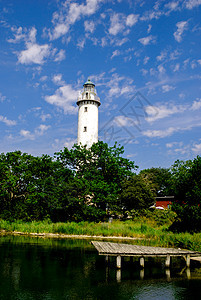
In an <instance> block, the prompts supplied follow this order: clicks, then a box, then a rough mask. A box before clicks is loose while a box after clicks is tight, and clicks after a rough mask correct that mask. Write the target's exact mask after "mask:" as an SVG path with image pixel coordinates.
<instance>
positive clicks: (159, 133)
mask: <svg viewBox="0 0 201 300" xmlns="http://www.w3.org/2000/svg"><path fill="white" fill-rule="evenodd" d="M176 131H177V129H176V128H174V127H169V128H168V129H165V130H147V131H144V132H142V134H143V135H145V136H147V137H150V138H155V137H158V138H164V137H167V136H170V135H172V134H173V133H174V132H176Z"/></svg>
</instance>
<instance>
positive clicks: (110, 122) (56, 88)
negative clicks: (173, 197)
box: [0, 0, 201, 169]
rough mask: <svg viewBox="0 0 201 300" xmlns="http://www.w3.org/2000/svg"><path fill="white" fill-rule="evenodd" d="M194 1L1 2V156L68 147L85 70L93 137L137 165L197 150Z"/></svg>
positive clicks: (199, 73) (200, 46) (199, 1)
mask: <svg viewBox="0 0 201 300" xmlns="http://www.w3.org/2000/svg"><path fill="white" fill-rule="evenodd" d="M200 16H201V0H182V1H181V0H173V1H163V0H161V1H151V0H149V1H148V0H145V1H140V0H136V1H131V0H116V1H113V0H81V1H78V0H77V1H76V0H67V1H57V0H49V1H48V0H43V1H42V0H34V1H33V0H17V1H16V0H12V1H11V0H0V43H1V44H0V78H1V80H0V107H1V110H0V138H1V143H0V153H1V152H4V153H6V152H9V151H15V150H21V151H22V152H26V153H30V154H33V155H42V154H49V155H53V154H54V152H56V151H60V150H61V149H63V147H64V146H66V147H69V148H70V147H71V146H72V145H73V144H74V143H75V142H76V139H77V112H78V110H77V107H76V99H77V96H78V92H79V91H80V90H81V89H82V85H83V83H84V82H85V81H86V80H87V78H88V77H89V78H90V79H91V80H92V81H93V82H94V83H95V84H96V89H97V93H98V96H99V97H100V99H101V103H102V105H101V106H100V108H99V139H100V140H103V141H104V142H107V143H108V144H109V145H113V144H114V142H115V141H117V142H118V143H120V144H121V145H124V147H125V156H126V157H128V158H129V159H131V160H134V161H135V163H136V164H137V165H138V166H139V167H140V169H144V168H150V167H158V166H161V167H170V166H171V165H172V164H173V163H174V161H175V160H176V159H181V160H187V159H193V158H194V157H196V156H197V155H201V135H200V130H201V18H200Z"/></svg>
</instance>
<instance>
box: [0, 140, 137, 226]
mask: <svg viewBox="0 0 201 300" xmlns="http://www.w3.org/2000/svg"><path fill="white" fill-rule="evenodd" d="M123 152H124V150H123V147H118V146H117V145H116V144H115V145H114V146H113V147H108V145H107V144H106V143H103V142H98V143H97V144H94V145H93V146H92V147H91V148H90V149H87V148H86V147H82V146H78V145H74V147H73V148H72V149H71V150H68V149H67V148H64V150H63V151H60V152H58V153H55V156H54V158H52V157H50V156H48V155H43V156H42V157H33V156H31V155H28V154H26V153H21V152H20V151H15V152H10V153H7V154H1V155H0V216H1V217H2V218H4V219H9V220H13V219H23V220H42V219H45V218H50V219H51V220H52V221H67V220H77V221H79V220H102V219H103V218H104V217H105V216H106V214H107V213H109V212H112V211H113V212H116V211H117V210H118V209H119V199H118V194H119V193H120V191H121V182H123V181H124V180H125V179H127V178H129V177H130V176H131V175H132V174H133V171H134V170H135V169H136V166H135V165H134V163H133V162H131V161H129V160H128V159H126V158H123V157H122V154H123Z"/></svg>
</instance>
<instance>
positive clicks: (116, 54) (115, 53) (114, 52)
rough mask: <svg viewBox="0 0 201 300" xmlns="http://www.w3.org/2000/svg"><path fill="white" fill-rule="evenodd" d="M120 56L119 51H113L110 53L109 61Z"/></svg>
mask: <svg viewBox="0 0 201 300" xmlns="http://www.w3.org/2000/svg"><path fill="white" fill-rule="evenodd" d="M120 54H121V52H120V51H119V50H115V51H113V52H112V56H111V59H112V58H113V57H115V56H119V55H120Z"/></svg>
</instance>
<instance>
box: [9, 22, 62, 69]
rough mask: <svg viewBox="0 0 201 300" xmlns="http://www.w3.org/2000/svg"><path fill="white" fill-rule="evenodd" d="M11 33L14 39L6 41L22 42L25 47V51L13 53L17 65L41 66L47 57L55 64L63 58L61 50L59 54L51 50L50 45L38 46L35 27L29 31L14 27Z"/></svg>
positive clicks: (55, 50)
mask: <svg viewBox="0 0 201 300" xmlns="http://www.w3.org/2000/svg"><path fill="white" fill-rule="evenodd" d="M12 31H13V32H15V33H14V37H15V38H14V39H10V40H8V41H9V42H12V43H17V42H20V41H23V42H24V43H25V47H26V49H25V50H22V51H18V52H15V54H16V55H17V57H18V63H21V64H25V65H30V64H38V65H42V64H44V63H45V61H46V59H47V58H49V57H51V58H53V59H54V61H56V62H57V61H61V60H63V59H64V58H65V51H64V50H62V49H61V50H60V51H59V52H57V49H56V48H54V49H53V48H52V46H51V45H48V44H44V45H39V44H38V43H37V42H36V34H37V30H36V28H35V27H32V28H31V29H30V30H27V29H26V28H24V30H23V29H22V27H19V28H16V27H15V28H14V29H13V30H12ZM22 32H23V33H22Z"/></svg>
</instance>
